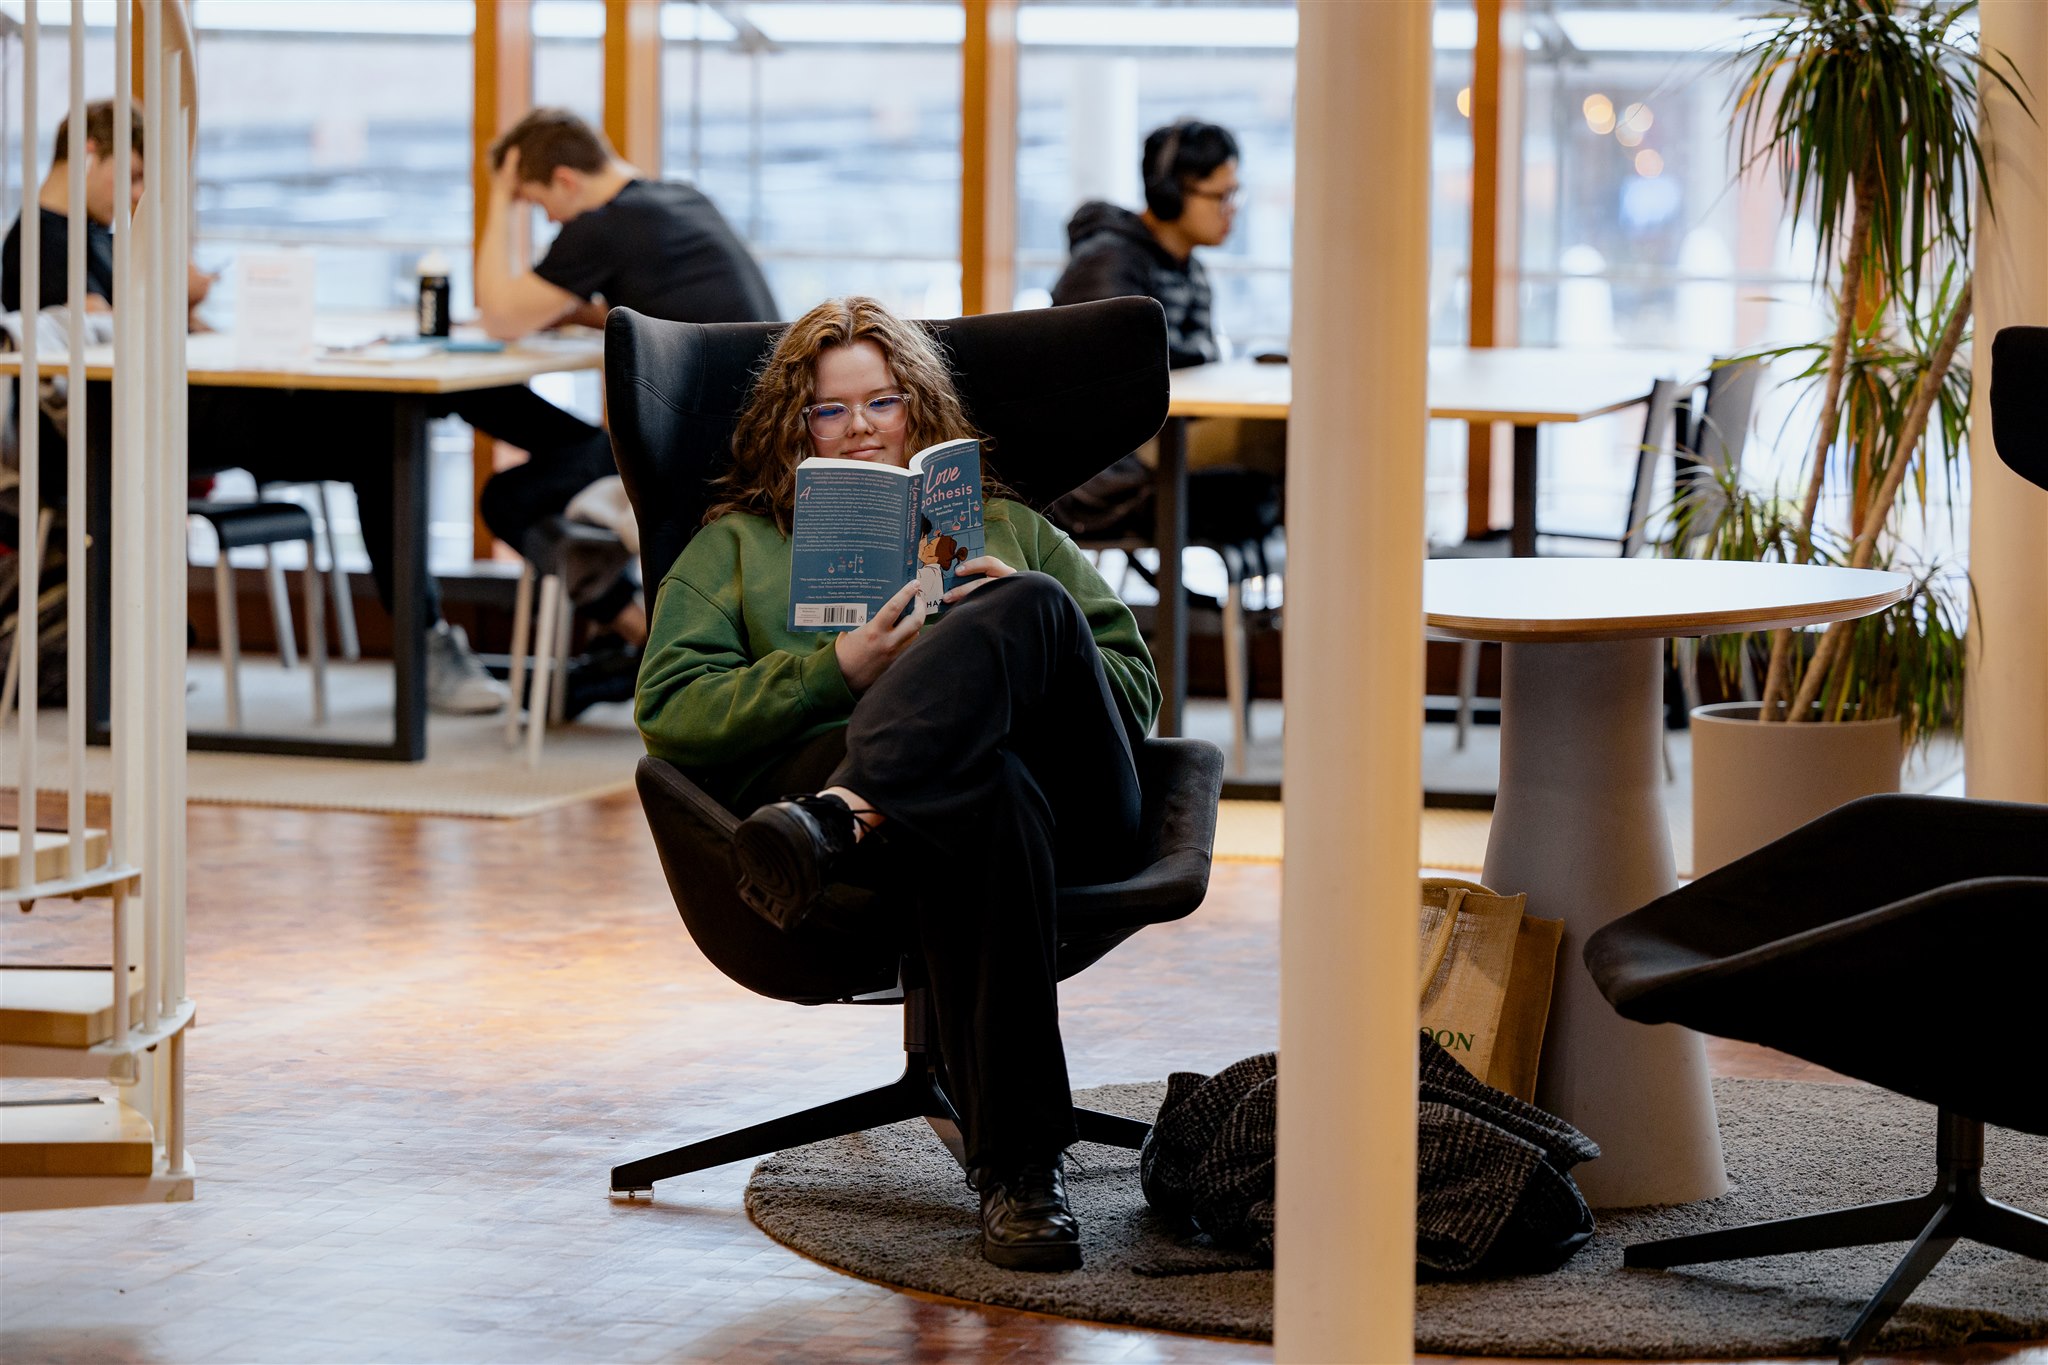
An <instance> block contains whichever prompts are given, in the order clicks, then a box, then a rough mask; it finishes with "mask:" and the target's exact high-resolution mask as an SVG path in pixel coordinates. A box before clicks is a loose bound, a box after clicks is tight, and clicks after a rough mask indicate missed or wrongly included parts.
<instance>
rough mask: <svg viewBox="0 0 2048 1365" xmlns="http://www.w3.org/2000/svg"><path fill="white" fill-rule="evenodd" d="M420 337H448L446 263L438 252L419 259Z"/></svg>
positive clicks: (431, 252)
mask: <svg viewBox="0 0 2048 1365" xmlns="http://www.w3.org/2000/svg"><path fill="white" fill-rule="evenodd" d="M419 270H420V335H421V336H423V337H444V336H447V335H448V262H447V260H446V259H444V258H443V257H442V255H441V253H440V252H438V251H430V252H428V253H427V254H426V255H425V256H424V257H422V258H421V259H420V266H419Z"/></svg>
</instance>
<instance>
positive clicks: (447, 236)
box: [193, 0, 475, 312]
mask: <svg viewBox="0 0 2048 1365" xmlns="http://www.w3.org/2000/svg"><path fill="white" fill-rule="evenodd" d="M193 15H194V22H195V23H196V25H197V26H198V28H199V34H198V47H199V98H200V104H199V151H198V157H197V160H196V162H195V163H194V168H193V169H194V181H195V187H194V195H195V206H196V209H197V215H198V231H197V233H196V235H195V251H196V253H197V255H198V257H199V260H200V264H202V265H204V266H207V267H208V268H211V269H217V268H220V267H222V266H224V265H226V264H227V263H228V262H229V261H230V260H231V259H232V258H233V256H234V254H235V252H236V251H237V250H239V249H243V248H246V247H253V246H270V245H278V246H298V247H308V248H311V249H312V250H313V251H314V252H315V253H316V255H317V257H318V261H319V291H320V305H321V307H323V308H325V309H335V310H357V309H362V310H369V309H389V308H403V307H408V306H409V305H410V302H411V300H412V298H413V294H414V289H415V287H416V285H415V269H416V266H417V264H418V261H419V258H420V257H421V256H423V255H425V254H426V253H428V252H429V251H439V252H441V253H442V255H443V256H445V257H446V258H447V259H448V261H449V263H450V264H451V265H452V266H453V267H454V270H455V277H456V290H457V294H458V302H457V307H458V308H464V307H467V302H468V297H469V255H470V252H469V241H470V179H469V170H470V144H469V117H470V37H469V35H470V29H471V26H472V23H473V20H474V15H475V10H474V8H473V7H472V5H471V3H470V0H407V3H404V4H388V3H377V2H376V0H354V2H353V3H351V2H349V0H342V2H341V3H336V2H335V0H299V3H295V4H274V3H272V4H258V3H250V0H210V2H209V0H200V3H199V4H197V5H196V6H195V7H194V10H193ZM221 287H222V289H223V296H222V298H221V299H220V300H219V301H218V302H217V304H216V305H215V306H216V307H217V308H218V309H219V310H221V311H223V312H225V311H226V310H229V309H232V306H233V300H232V298H231V297H229V296H228V295H227V293H226V291H227V290H228V289H230V288H231V287H232V276H229V277H228V278H225V279H223V281H222V286H221Z"/></svg>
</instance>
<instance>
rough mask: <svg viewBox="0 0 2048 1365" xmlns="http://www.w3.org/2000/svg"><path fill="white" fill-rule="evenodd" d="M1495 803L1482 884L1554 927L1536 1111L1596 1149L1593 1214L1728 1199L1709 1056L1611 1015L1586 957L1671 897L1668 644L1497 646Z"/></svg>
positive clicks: (1670, 1032) (1669, 1028)
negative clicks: (1607, 927)
mask: <svg viewBox="0 0 2048 1365" xmlns="http://www.w3.org/2000/svg"><path fill="white" fill-rule="evenodd" d="M1503 668H1504V672H1503V678H1502V687H1501V759H1500V794H1499V797H1498V798H1497V799H1496V801H1495V803H1494V810H1493V831H1492V835H1491V837H1490V838H1489V840H1488V842H1487V847H1486V871H1485V874H1484V875H1485V877H1486V884H1487V885H1488V886H1491V887H1494V888H1496V889H1497V890H1500V891H1504V892H1509V893H1513V892H1516V891H1526V892H1528V894H1529V913H1530V914H1531V915H1535V916H1538V917H1539V918H1543V919H1561V920H1563V921H1564V924H1565V930H1564V942H1563V945H1562V946H1561V947H1560V949H1559V951H1558V962H1557V991H1556V995H1555V996H1554V998H1553V1002H1552V1004H1551V1014H1550V1027H1549V1030H1548V1032H1547V1034H1546V1035H1545V1039H1544V1044H1543V1063H1542V1069H1541V1071H1540V1072H1539V1073H1538V1076H1537V1087H1536V1102H1537V1103H1538V1104H1540V1105H1541V1106H1543V1108H1545V1109H1548V1110H1550V1111H1551V1112H1552V1113H1554V1114H1559V1115H1561V1116H1563V1117H1564V1118H1565V1119H1567V1120H1569V1121H1570V1122H1571V1123H1573V1124H1574V1125H1576V1126H1577V1127H1578V1128H1579V1129H1580V1130H1581V1131H1582V1132H1584V1133H1585V1134H1586V1135H1587V1136H1589V1137H1591V1138H1592V1139H1593V1140H1594V1141H1595V1142H1597V1143H1599V1144H1600V1148H1601V1152H1602V1155H1601V1157H1600V1159H1599V1160H1597V1161H1594V1162H1590V1163H1588V1164H1587V1165H1584V1166H1581V1167H1579V1168H1578V1170H1577V1171H1575V1172H1574V1175H1575V1177H1576V1178H1577V1180H1578V1182H1579V1188H1580V1189H1581V1190H1582V1191H1583V1192H1584V1193H1585V1196H1586V1199H1587V1202H1589V1203H1590V1204H1592V1205H1593V1206H1595V1207H1596V1208H1620V1207H1625V1206H1628V1205H1634V1204H1685V1203H1692V1202H1694V1201H1695V1200H1701V1199H1711V1198H1713V1197H1715V1196H1716V1195H1719V1194H1723V1193H1725V1192H1726V1191H1727V1189H1728V1176H1727V1172H1726V1169H1725V1168H1724V1166H1723V1165H1722V1161H1721V1135H1720V1130H1719V1129H1718V1127H1717V1126H1716V1124H1715V1117H1714V1098H1713V1093H1712V1091H1711V1090H1710V1089H1709V1088H1708V1079H1707V1064H1706V1050H1705V1046H1704V1044H1703V1042H1702V1040H1701V1038H1700V1036H1699V1035H1698V1034H1696V1033H1693V1032H1691V1031H1690V1030H1687V1029H1681V1028H1678V1027H1677V1026H1675V1025H1670V1024H1659V1025H1654V1026H1652V1025H1644V1024H1634V1023H1630V1022H1629V1021H1627V1020H1625V1019H1623V1018H1622V1017H1621V1016H1620V1015H1618V1014H1616V1013H1615V1012H1614V1009H1613V1007H1612V1006H1610V1005H1609V1004H1608V1003H1607V1000H1606V998H1605V997H1604V996H1602V995H1601V994H1600V991H1599V989H1598V988H1597V987H1596V986H1594V984H1593V979H1592V977H1591V976H1590V975H1589V974H1588V973H1587V971H1586V965H1585V962H1584V961H1583V959H1582V957H1581V953H1582V952H1583V951H1584V949H1585V946H1586V938H1587V936H1588V935H1590V934H1591V933H1592V932H1593V931H1594V930H1596V929H1598V928H1599V927H1600V926H1601V925H1603V924H1606V923H1608V922H1609V921H1610V920H1613V919H1616V918H1618V917H1620V916H1622V915H1624V914H1627V913H1628V912H1629V911H1631V910H1635V909H1638V908H1640V907H1641V906H1643V905H1646V904H1648V903H1649V902H1650V901H1652V900H1655V899H1656V898H1657V897H1659V896H1661V895H1664V894H1665V893H1666V892H1669V891H1672V890H1675V889H1676V888H1677V886H1678V877H1677V873H1676V871H1675V870H1674V867H1673V864H1672V856H1671V831H1670V827H1669V826H1668V825H1667V824H1666V823H1665V818H1664V794H1663V785H1664V773H1663V763H1662V756H1661V753H1660V750H1659V740H1660V736H1661V727H1662V724H1663V642H1662V641H1661V640H1655V639H1648V640H1616V641H1602V642H1598V643H1589V644H1515V643H1510V644H1508V645H1507V646H1505V657H1504V661H1503Z"/></svg>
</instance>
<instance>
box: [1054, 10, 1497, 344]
mask: <svg viewBox="0 0 2048 1365" xmlns="http://www.w3.org/2000/svg"><path fill="white" fill-rule="evenodd" d="M1437 8H1438V18H1437V46H1438V69H1437V81H1436V85H1437V90H1436V95H1435V99H1434V105H1433V108H1434V115H1433V121H1434V125H1435V139H1436V148H1435V163H1436V168H1435V189H1434V203H1433V211H1432V214H1431V224H1432V247H1433V249H1432V268H1431V289H1430V301H1431V329H1432V334H1433V335H1434V336H1435V337H1436V338H1437V339H1438V340H1439V341H1458V340H1462V339H1463V336H1464V330H1465V306H1464V297H1465V295H1464V283H1463V282H1464V276H1465V256H1466V251H1467V240H1468V236H1469V232H1468V228H1469V222H1468V220H1469V215H1470V184H1471V161H1472V150H1471V134H1470V124H1469V122H1468V121H1467V119H1466V118H1465V117H1464V116H1463V115H1462V114H1461V113H1460V110H1459V103H1458V92H1459V90H1460V89H1462V88H1463V87H1464V86H1466V85H1467V84H1468V83H1469V82H1470V79H1471V56H1470V49H1471V46H1472V15H1471V9H1470V7H1469V5H1462V6H1461V5H1459V4H1455V3H1452V4H1443V5H1439V6H1438V7H1437ZM1295 32H1296V22H1295V7H1294V5H1293V3H1292V0H1189V2H1184V3H1161V2H1160V0H1025V3H1024V4H1023V6H1022V7H1021V9H1020V12H1019V18H1018V38H1019V42H1020V46H1021V48H1022V56H1021V69H1020V73H1019V82H1020V94H1021V99H1020V103H1021V105H1022V112H1021V116H1020V121H1019V127H1018V167H1017V195H1018V219H1017V239H1018V255H1017V266H1018V269H1017V281H1018V295H1017V303H1018V304H1019V305H1020V306H1031V305H1035V304H1042V303H1044V302H1046V301H1047V298H1048V291H1049V290H1050V288H1051V285H1052V283H1053V281H1054V280H1055V279H1056V278H1058V276H1059V273H1060V270H1061V269H1062V267H1063V266H1064V265H1065V263H1066V256H1067V249H1068V246H1069V242H1068V238H1067V223H1068V220H1069V219H1070V218H1071V216H1072V215H1073V213H1074V210H1075V209H1076V208H1077V207H1078V206H1079V205H1081V204H1082V203H1085V202H1087V201H1089V200H1091V199H1106V200H1108V201H1110V202H1112V203H1116V204H1121V205H1123V206H1125V207H1128V208H1133V209H1136V208H1139V207H1141V206H1142V198H1143V195H1142V189H1141V179H1142V169H1141V167H1140V164H1139V163H1140V160H1141V148H1142V146H1143V143H1144V138H1145V134H1146V133H1147V132H1149V131H1150V130H1151V129H1153V128H1156V127H1159V126H1161V125H1162V124H1166V123H1171V122H1172V121H1173V120H1174V119H1176V118H1180V117H1184V116H1193V117H1197V118H1201V119H1204V120H1206V121H1209V122H1212V123H1219V124H1222V125H1223V126H1224V127H1227V128H1229V129H1230V130H1231V132H1232V133H1233V134H1234V135H1235V136H1236V138H1237V140H1238V144H1239V146H1240V147H1241V148H1242V150H1243V157H1242V160H1241V162H1240V165H1239V174H1240V178H1241V180H1242V182H1243V185H1244V197H1243V199H1242V200H1241V201H1240V207H1239V210H1238V216H1237V224H1236V228H1235V230H1234V231H1233V233H1232V235H1231V239H1230V240H1229V241H1228V242H1226V243H1225V244H1224V245H1223V246H1221V247H1218V248H1213V249H1205V250H1204V251H1203V252H1202V260H1203V261H1204V263H1205V264H1206V265H1207V267H1208V270H1209V275H1210V278H1211V282H1212V284H1213V285H1214V288H1215V291H1216V304H1215V318H1216V323H1217V326H1218V329H1219V330H1220V331H1221V332H1222V333H1223V335H1224V336H1225V337H1226V338H1227V339H1228V340H1229V341H1230V342H1231V343H1233V344H1234V346H1235V347H1236V349H1237V350H1239V351H1243V350H1247V349H1256V348H1260V347H1264V346H1284V345H1285V344H1286V340H1287V334H1288V323H1289V315H1290V309H1291V305H1290V297H1289V293H1290V288H1291V285H1290V274H1291V262H1290V257H1291V255H1292V250H1293V235H1294V42H1295ZM1360 173H1361V174H1367V175H1369V174H1370V140H1369V138H1367V139H1362V140H1361V144H1360Z"/></svg>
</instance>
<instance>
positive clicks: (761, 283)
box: [457, 109, 777, 643]
mask: <svg viewBox="0 0 2048 1365" xmlns="http://www.w3.org/2000/svg"><path fill="white" fill-rule="evenodd" d="M490 162H491V193H490V200H489V204H488V206H487V208H486V211H485V215H484V230H483V236H482V238H481V239H480V241H479V243H478V246H477V260H476V302H477V310H478V312H479V313H481V314H482V321H483V325H484V330H485V331H487V332H489V333H490V334H491V335H492V336H494V337H497V338H500V339H501V340H506V341H510V340H513V339H515V338H518V337H522V336H526V335H527V334H529V333H531V332H536V331H539V330H540V329H542V328H544V327H552V326H554V325H556V324H557V323H561V322H583V323H587V324H589V325H591V326H602V325H603V322H604V314H605V310H606V309H607V308H612V307H623V308H631V309H633V310H634V311H635V312H640V313H645V314H647V315H648V316H649V317H657V318H667V319H670V320H671V321H676V322H770V321H773V320H774V319H775V317H776V315H777V310H776V307H775V299H774V296H773V295H771V294H770V293H769V292H768V282H767V280H766V279H764V278H763V277H762V275H761V268H760V267H759V266H758V265H756V264H755V262H754V258H753V257H752V256H750V255H749V254H748V253H747V248H746V245H745V244H744V243H743V242H741V241H740V238H739V234H737V233H736V232H734V231H733V230H732V226H731V225H730V224H729V223H727V222H726V221H725V216H724V215H723V214H721V213H720V212H719V211H718V208H717V206H716V205H714V204H713V203H712V202H711V201H710V200H709V199H707V198H705V197H704V195H703V194H702V193H700V192H699V191H698V190H696V189H695V188H693V187H691V186H689V185H680V184H673V183H669V182H665V181H655V180H646V179H643V178H642V177H641V175H640V172H639V171H638V170H636V169H635V168H634V167H633V166H631V165H629V164H628V163H627V162H625V161H622V160H620V159H619V157H618V156H617V155H616V154H614V153H613V151H612V148H611V145H610V144H609V143H607V142H606V141H605V139H604V135H603V134H602V133H600V132H599V131H598V130H597V129H595V128H593V127H591V126H590V125H589V124H588V123H586V122H584V121H583V120H582V119H581V118H578V117H577V116H576V115H575V114H572V113H570V112H569V111H567V110H566V109H536V110H534V111H533V112H531V113H529V114H528V115H526V117H525V118H523V119H521V120H520V121H519V122H518V123H517V124H515V125H514V126H513V127H512V128H511V129H510V130H509V131H508V132H506V133H505V135H504V136H503V137H501V138H499V139H498V140H497V142H496V143H495V144H493V146H492V147H491V150H490ZM518 204H532V205H536V206H538V207H539V208H540V209H542V210H543V211H544V212H546V214H547V216H548V218H549V220H550V221H551V222H556V223H560V224H561V225H562V230H561V232H560V234H559V235H558V236H557V237H556V238H555V240H554V243H553V245H552V246H550V247H549V248H548V252H547V255H546V256H545V257H544V258H543V259H542V260H541V262H540V264H538V265H536V266H534V267H533V268H532V269H531V270H523V269H519V268H517V267H516V266H515V265H514V263H513V259H512V253H511V227H512V218H513V213H514V206H515V205H518ZM485 401H487V402H488V401H491V400H489V399H488V398H487V399H486V400H485ZM533 401H534V402H536V403H537V402H539V401H540V400H539V399H537V398H536V399H534V400H533ZM457 411H458V412H461V414H462V415H463V416H464V417H466V418H469V419H470V421H471V424H472V425H474V426H476V427H478V428H479V429H481V430H483V431H486V432H488V433H489V434H491V435H493V436H502V437H503V438H504V439H505V440H507V441H509V442H511V443H512V444H514V445H519V446H525V447H526V449H527V451H528V453H529V456H530V458H529V459H528V461H527V463H525V464H524V465H519V466H516V467H514V468H512V469H507V470H503V471H500V472H499V473H498V474H496V475H494V476H493V477H492V478H491V480H490V482H489V483H487V484H485V485H484V490H483V496H482V498H481V500H480V502H479V509H480V510H481V511H482V513H483V518H484V523H485V525H487V526H489V527H490V528H491V531H492V533H493V534H495V535H496V536H497V537H498V538H499V539H501V540H504V541H507V542H509V543H511V544H513V545H515V546H518V545H521V543H522V539H523V537H524V534H525V532H526V530H527V528H529V527H531V526H532V525H533V524H534V523H536V522H538V521H540V520H541V519H542V518H544V517H548V516H552V515H554V514H556V513H559V512H561V511H562V510H563V509H564V508H565V507H567V506H568V504H569V502H570V501H571V500H572V499H573V498H575V496H576V495H577V494H578V493H580V492H582V491H583V490H584V489H585V488H588V487H589V486H590V485H592V484H594V483H596V482H597V481H598V480H600V479H604V478H615V477H616V476H617V473H618V470H617V467H616V466H615V464H614V463H613V460H612V453H611V445H610V442H609V441H608V440H606V439H605V438H604V435H603V433H602V432H596V429H595V428H592V429H591V430H592V431H593V432H596V436H597V439H596V440H587V441H582V442H578V443H575V444H573V445H570V444H557V445H556V446H554V447H553V448H552V449H550V450H547V451H545V452H544V451H540V450H536V449H534V448H533V447H532V446H531V445H529V444H528V443H527V442H525V441H523V440H521V439H520V437H519V434H518V433H517V432H516V431H511V430H502V431H501V430H500V429H499V427H498V426H496V425H494V424H493V423H494V421H505V420H507V418H508V416H509V414H507V413H501V412H492V411H478V412H477V415H476V416H474V417H471V416H470V411H467V410H464V409H463V408H458V409H457ZM626 588H627V589H628V590H630V584H627V585H626ZM619 592H620V588H619V587H618V586H617V585H614V586H613V587H612V588H611V589H610V590H609V591H608V593H606V594H605V595H604V596H603V597H602V598H601V599H600V601H599V602H591V603H582V604H579V605H582V606H583V609H584V611H585V614H586V615H589V616H591V617H593V618H595V619H599V620H603V619H605V618H606V613H607V612H610V611H612V610H613V608H614V607H615V606H617V605H618V594H619ZM645 622H646V617H645V614H644V612H643V611H641V610H640V608H639V607H638V606H637V604H636V605H632V606H624V607H623V608H622V609H619V610H618V611H617V614H616V615H615V616H613V617H612V623H613V629H615V630H617V631H618V632H619V633H620V634H621V635H623V636H626V637H627V638H628V639H629V640H632V641H633V642H635V643H637V639H635V637H636V636H638V637H644V635H645ZM635 627H637V629H635Z"/></svg>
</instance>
